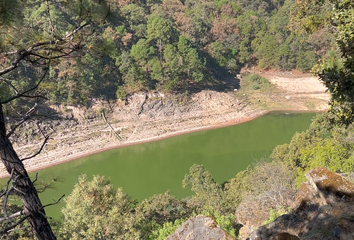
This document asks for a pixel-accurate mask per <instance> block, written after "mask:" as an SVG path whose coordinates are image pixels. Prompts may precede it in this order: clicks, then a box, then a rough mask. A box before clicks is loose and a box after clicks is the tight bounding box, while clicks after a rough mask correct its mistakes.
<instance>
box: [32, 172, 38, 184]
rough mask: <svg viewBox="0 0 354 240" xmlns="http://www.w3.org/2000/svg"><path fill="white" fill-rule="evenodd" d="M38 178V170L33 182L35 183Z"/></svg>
mask: <svg viewBox="0 0 354 240" xmlns="http://www.w3.org/2000/svg"><path fill="white" fill-rule="evenodd" d="M37 180H38V172H36V178H35V179H34V180H33V181H32V183H33V184H34V183H35V182H37Z"/></svg>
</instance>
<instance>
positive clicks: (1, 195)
mask: <svg viewBox="0 0 354 240" xmlns="http://www.w3.org/2000/svg"><path fill="white" fill-rule="evenodd" d="M14 170H15V169H14V168H13V169H12V170H11V174H10V177H9V180H7V183H6V187H5V191H3V192H2V193H1V194H0V198H2V197H3V196H4V195H5V194H6V193H7V190H8V189H9V184H10V182H11V179H12V176H13V174H14Z"/></svg>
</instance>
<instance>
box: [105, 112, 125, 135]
mask: <svg viewBox="0 0 354 240" xmlns="http://www.w3.org/2000/svg"><path fill="white" fill-rule="evenodd" d="M102 117H103V119H104V121H105V122H106V124H107V126H108V127H109V128H110V129H111V131H112V132H113V133H114V135H115V136H116V138H118V139H119V140H121V141H123V139H122V138H121V137H120V136H119V134H118V133H117V132H116V131H115V130H114V128H113V127H112V126H111V124H109V122H108V121H107V119H106V116H105V114H104V112H103V111H102Z"/></svg>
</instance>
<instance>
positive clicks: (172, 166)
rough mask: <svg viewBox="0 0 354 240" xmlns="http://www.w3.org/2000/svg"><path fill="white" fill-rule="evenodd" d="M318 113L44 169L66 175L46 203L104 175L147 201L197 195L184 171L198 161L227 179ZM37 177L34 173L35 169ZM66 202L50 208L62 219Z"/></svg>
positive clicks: (45, 174)
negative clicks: (185, 184)
mask: <svg viewBox="0 0 354 240" xmlns="http://www.w3.org/2000/svg"><path fill="white" fill-rule="evenodd" d="M314 115H315V114H314V113H288V114H285V113H270V114H267V115H264V116H262V117H259V118H257V119H255V120H252V121H250V122H246V123H242V124H239V125H235V126H230V127H223V128H218V129H213V130H207V131H200V132H194V133H190V134H185V135H180V136H176V137H172V138H168V139H163V140H159V141H155V142H149V143H144V144H139V145H133V146H127V147H122V148H117V149H113V150H108V151H106V152H102V153H98V154H95V155H91V156H88V157H85V158H82V159H78V160H75V161H71V162H67V163H63V164H61V165H57V166H54V167H51V168H48V169H44V170H41V171H39V173H38V178H39V179H47V178H49V177H50V176H55V177H58V178H60V179H61V180H62V182H59V183H57V184H56V188H55V189H49V190H47V191H45V192H44V193H42V194H41V195H40V197H41V199H42V203H43V204H48V203H51V202H53V201H54V200H57V199H58V198H59V197H60V196H61V195H63V194H65V195H66V196H67V195H69V194H70V192H71V191H72V189H73V187H74V185H75V183H76V182H77V179H78V176H79V175H81V174H84V173H85V174H86V175H87V176H88V179H92V175H96V174H99V175H104V176H106V177H109V178H110V179H111V183H112V184H113V186H114V187H116V188H117V187H122V188H123V190H124V192H126V193H128V194H129V195H130V196H132V197H133V198H134V199H137V200H138V201H141V200H142V199H144V198H148V197H150V196H152V195H154V194H157V193H164V192H165V191H166V190H168V189H169V190H170V192H171V194H172V195H175V196H177V197H179V198H182V197H186V196H188V195H191V194H192V193H191V191H190V190H188V189H183V188H182V187H181V185H182V180H183V178H184V175H185V174H186V173H188V170H189V168H190V167H191V166H192V165H193V164H194V163H197V164H203V165H204V167H205V168H206V169H207V170H208V171H209V172H210V173H211V174H212V175H213V177H214V179H215V180H216V181H217V182H219V183H222V182H224V181H227V180H229V179H230V178H232V177H234V176H235V175H236V174H237V173H238V172H239V171H242V170H244V169H246V168H247V166H248V165H250V164H252V163H253V162H254V161H256V160H257V159H259V158H261V157H262V156H265V155H267V154H269V153H270V152H271V150H272V149H273V148H274V147H275V146H276V145H279V144H284V143H288V142H289V141H290V139H291V137H292V136H293V135H294V133H295V132H296V131H303V130H306V129H307V128H308V127H309V125H310V123H311V119H312V117H313V116H314ZM31 176H32V177H33V176H34V173H32V174H31ZM63 206H64V202H62V203H60V204H58V205H55V206H51V207H48V208H46V211H47V214H48V215H49V216H51V217H54V218H56V219H60V216H61V213H60V208H61V207H63Z"/></svg>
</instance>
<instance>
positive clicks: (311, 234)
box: [240, 167, 354, 240]
mask: <svg viewBox="0 0 354 240" xmlns="http://www.w3.org/2000/svg"><path fill="white" fill-rule="evenodd" d="M306 178H307V182H305V183H303V184H302V185H301V186H300V188H299V189H298V191H297V193H296V200H295V203H294V210H293V211H292V212H291V213H290V214H286V215H283V216H280V217H279V218H277V219H276V220H275V221H274V222H272V223H270V224H268V225H265V226H261V227H259V228H258V229H257V230H255V231H253V232H252V233H251V234H250V235H249V239H250V240H263V239H264V240H275V239H279V240H281V239H289V240H290V239H302V240H317V239H318V240H332V239H333V240H334V239H340V240H354V184H353V183H352V182H350V181H348V180H346V179H345V178H343V177H342V176H340V175H338V174H336V173H334V172H332V171H330V170H328V169H326V168H323V167H319V168H315V169H313V170H311V171H309V172H308V173H307V174H306ZM252 215H253V212H251V213H250V216H252ZM243 219H246V218H245V217H243ZM247 223H248V222H247ZM247 227H248V229H250V228H249V226H247V225H246V226H244V227H243V228H244V229H246V228H247ZM244 231H245V230H244ZM241 234H245V233H244V232H240V236H241ZM241 239H242V238H241Z"/></svg>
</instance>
